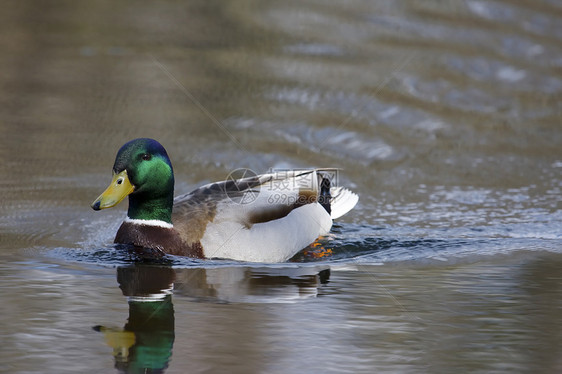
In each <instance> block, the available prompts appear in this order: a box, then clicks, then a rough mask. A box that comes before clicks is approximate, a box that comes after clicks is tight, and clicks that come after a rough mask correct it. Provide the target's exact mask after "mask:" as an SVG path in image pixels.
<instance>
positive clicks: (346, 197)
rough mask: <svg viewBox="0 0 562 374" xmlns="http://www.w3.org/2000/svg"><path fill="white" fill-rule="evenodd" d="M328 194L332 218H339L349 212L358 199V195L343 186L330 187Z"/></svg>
mask: <svg viewBox="0 0 562 374" xmlns="http://www.w3.org/2000/svg"><path fill="white" fill-rule="evenodd" d="M330 194H331V195H332V199H331V201H330V207H331V210H332V212H331V214H330V216H331V217H332V219H336V218H339V217H341V216H343V215H344V214H346V213H347V212H349V211H350V210H351V209H353V207H355V205H356V204H357V202H358V201H359V196H357V194H356V193H354V192H351V191H350V190H348V189H347V188H343V187H332V188H331V189H330Z"/></svg>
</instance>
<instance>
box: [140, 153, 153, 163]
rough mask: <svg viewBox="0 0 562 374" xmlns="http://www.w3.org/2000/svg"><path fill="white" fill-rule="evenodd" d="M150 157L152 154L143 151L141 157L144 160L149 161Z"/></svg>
mask: <svg viewBox="0 0 562 374" xmlns="http://www.w3.org/2000/svg"><path fill="white" fill-rule="evenodd" d="M151 158H152V155H151V154H150V153H145V154H143V155H142V159H143V160H144V161H150V159H151Z"/></svg>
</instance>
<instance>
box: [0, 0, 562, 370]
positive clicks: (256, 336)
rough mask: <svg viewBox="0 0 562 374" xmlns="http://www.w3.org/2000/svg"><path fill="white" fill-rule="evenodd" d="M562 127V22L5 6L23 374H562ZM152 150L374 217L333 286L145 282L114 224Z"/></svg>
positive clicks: (179, 181)
mask: <svg viewBox="0 0 562 374" xmlns="http://www.w3.org/2000/svg"><path fill="white" fill-rule="evenodd" d="M561 102H562V4H561V3H560V2H559V1H555V0H540V1H530V0H528V1H507V0H505V1H488V0H470V1H359V0H356V1H355V0H350V1H325V0H322V1H314V0H306V1H284V2H277V1H238V2H222V1H191V2H180V1H159V2H152V1H120V2H114V1H96V2H78V1H41V2H37V1H5V2H3V3H2V11H1V12H0V301H1V303H0V339H1V345H0V372H6V373H78V372H81V373H112V372H116V369H115V367H117V369H118V370H121V371H128V372H144V369H146V368H151V369H152V370H153V372H164V371H165V372H167V373H187V372H209V373H221V372H228V373H375V372H376V373H451V372H455V371H456V372H462V373H469V372H470V373H503V372H506V373H507V372H509V373H514V372H518V373H539V372H540V373H557V372H561V371H562V358H561V357H562V349H561V348H560V347H561V345H560V341H562V271H561V270H562V209H561V208H562V207H561V200H562V199H561V192H562V106H561ZM136 137H154V138H156V139H158V140H159V141H160V142H161V143H162V144H164V146H165V147H166V149H167V150H168V153H169V155H170V157H171V159H172V162H173V165H174V169H175V172H176V191H177V193H178V194H179V193H183V192H188V191H189V190H190V189H191V188H194V187H196V186H198V185H201V184H203V183H207V182H210V181H213V180H221V179H224V178H226V176H227V175H228V174H229V173H230V172H231V171H232V170H234V169H236V168H239V167H246V168H250V169H252V170H255V171H256V172H266V171H268V170H269V169H270V168H300V167H311V166H318V167H326V166H330V167H338V168H341V171H340V173H339V183H340V184H342V185H346V186H348V187H350V188H351V189H353V190H354V191H355V192H357V193H358V194H359V195H360V203H359V204H358V206H357V207H356V208H355V210H353V211H352V212H351V213H349V214H348V215H346V216H344V217H343V218H342V219H341V220H340V221H339V223H338V224H337V225H336V226H335V227H334V229H333V234H332V238H331V240H330V242H329V243H327V245H328V246H329V247H330V248H332V250H333V255H332V256H330V257H328V258H325V259H320V260H319V261H312V262H311V261H307V262H304V263H288V264H278V265H267V264H261V265H252V264H244V263H234V262H228V261H219V260H213V261H192V260H189V259H177V258H176V259H172V260H171V264H168V265H166V266H147V265H143V264H135V263H134V262H133V261H132V259H131V258H130V257H128V256H127V255H125V254H123V252H120V251H118V250H116V249H115V248H114V247H113V246H112V245H111V242H112V239H113V236H114V233H115V231H116V229H117V227H118V225H119V223H120V220H121V219H122V218H123V215H124V210H125V209H126V204H123V206H120V207H118V208H115V209H113V210H110V211H104V212H94V211H92V210H91V209H90V207H89V204H90V203H91V201H92V200H93V199H94V198H95V197H96V196H98V194H99V193H100V192H101V191H102V190H103V188H104V187H105V186H106V184H107V183H108V182H109V180H110V176H111V166H112V163H113V159H114V156H115V153H116V151H117V149H118V148H119V147H120V146H121V145H122V144H123V143H124V142H126V141H128V140H130V139H132V138H136ZM170 266H171V267H170ZM172 283H173V286H172ZM171 288H173V291H171ZM147 299H148V300H153V301H147ZM151 306H155V309H154V310H148V311H147V308H148V309H150V308H151ZM127 321H128V323H127ZM139 321H140V322H139ZM98 325H101V326H103V328H96V329H97V330H103V331H105V333H101V332H98V331H95V330H94V329H93V328H92V327H94V326H98ZM123 329H124V330H126V331H128V332H130V333H131V334H133V335H134V337H135V343H134V345H133V346H131V347H129V348H128V349H127V348H123V347H121V348H116V350H114V349H113V348H115V346H119V344H117V343H115V339H114V340H113V341H112V340H111V334H110V333H108V331H115V332H116V336H121V337H123V336H130V335H127V334H123V333H122V330H123ZM120 333H121V335H119V334H120ZM121 343H123V340H122V341H121ZM112 344H113V345H114V347H113V348H112V347H111V345H112ZM121 346H123V344H121Z"/></svg>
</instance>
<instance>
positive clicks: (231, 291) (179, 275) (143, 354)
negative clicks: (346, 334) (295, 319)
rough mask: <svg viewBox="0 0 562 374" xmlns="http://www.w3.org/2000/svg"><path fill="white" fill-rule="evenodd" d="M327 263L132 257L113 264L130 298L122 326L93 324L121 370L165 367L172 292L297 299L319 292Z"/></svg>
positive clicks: (225, 298) (228, 298) (228, 299)
mask: <svg viewBox="0 0 562 374" xmlns="http://www.w3.org/2000/svg"><path fill="white" fill-rule="evenodd" d="M329 276H330V270H329V268H324V269H319V268H317V267H300V268H299V267H292V268H267V267H263V268H249V267H218V268H207V269H202V268H195V269H173V268H171V267H167V266H156V265H150V264H146V263H135V264H133V265H131V266H127V267H120V268H118V269H117V281H118V282H119V288H121V291H122V292H123V295H125V296H127V298H128V303H129V319H128V321H127V323H126V324H125V326H124V327H123V328H122V329H117V328H111V327H104V326H96V327H94V329H95V330H96V331H100V332H102V333H103V334H104V337H105V340H106V343H107V344H108V345H109V346H111V347H112V348H113V356H114V359H115V367H116V368H117V369H118V370H119V371H120V372H124V373H163V372H164V371H165V370H166V368H167V367H168V364H169V361H170V358H171V356H172V347H173V344H174V336H175V333H174V307H173V304H172V289H174V294H175V295H177V296H178V295H181V296H187V297H189V298H190V299H192V300H195V301H203V302H205V301H206V302H221V303H234V302H245V303H248V302H250V303H271V302H296V301H298V300H302V299H305V298H310V297H315V296H317V295H318V289H319V286H320V285H321V284H324V283H327V282H328V279H329Z"/></svg>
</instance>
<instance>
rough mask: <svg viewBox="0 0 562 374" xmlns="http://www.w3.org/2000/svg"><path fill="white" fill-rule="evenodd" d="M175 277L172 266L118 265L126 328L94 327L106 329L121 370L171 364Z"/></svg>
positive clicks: (149, 369)
mask: <svg viewBox="0 0 562 374" xmlns="http://www.w3.org/2000/svg"><path fill="white" fill-rule="evenodd" d="M174 277H175V272H174V270H173V269H172V268H170V267H159V266H147V265H142V264H137V265H133V266H130V267H121V268H118V269H117V281H118V282H119V288H121V291H122V292H123V295H125V296H127V298H128V302H129V319H128V321H127V323H126V324H125V326H124V327H123V329H114V328H108V327H103V326H96V327H94V329H95V330H97V331H101V332H103V333H104V336H105V340H106V343H107V344H108V345H109V346H111V347H112V348H113V357H114V358H115V367H116V368H117V369H118V370H119V371H120V372H124V373H163V372H164V371H165V369H166V368H167V367H168V362H169V360H170V357H171V355H172V347H173V344H174V306H173V304H172V288H173V282H174Z"/></svg>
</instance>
